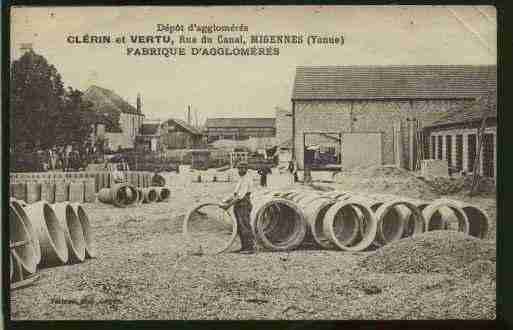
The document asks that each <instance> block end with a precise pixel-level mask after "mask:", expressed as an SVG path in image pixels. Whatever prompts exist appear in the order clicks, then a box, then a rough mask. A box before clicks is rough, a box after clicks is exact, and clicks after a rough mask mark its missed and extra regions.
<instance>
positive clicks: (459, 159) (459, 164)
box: [456, 134, 463, 171]
mask: <svg viewBox="0 0 513 330" xmlns="http://www.w3.org/2000/svg"><path fill="white" fill-rule="evenodd" d="M456 168H457V169H458V171H461V170H463V135H461V134H458V135H456Z"/></svg>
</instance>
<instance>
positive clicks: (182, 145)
mask: <svg viewBox="0 0 513 330" xmlns="http://www.w3.org/2000/svg"><path fill="white" fill-rule="evenodd" d="M160 134H161V142H162V144H163V145H164V148H166V149H190V148H197V147H199V146H200V144H201V136H199V135H194V134H192V133H191V132H189V131H187V130H185V129H183V128H182V127H181V126H178V125H176V124H172V123H171V124H170V123H169V122H165V123H163V124H162V126H161V128H160Z"/></svg>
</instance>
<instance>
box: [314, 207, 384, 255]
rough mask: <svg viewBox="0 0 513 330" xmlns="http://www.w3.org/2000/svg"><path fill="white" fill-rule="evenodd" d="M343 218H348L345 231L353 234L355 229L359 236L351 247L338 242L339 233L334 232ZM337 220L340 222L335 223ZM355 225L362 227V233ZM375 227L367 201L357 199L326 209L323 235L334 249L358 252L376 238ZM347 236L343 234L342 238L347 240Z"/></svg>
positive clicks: (374, 220)
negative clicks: (340, 215)
mask: <svg viewBox="0 0 513 330" xmlns="http://www.w3.org/2000/svg"><path fill="white" fill-rule="evenodd" d="M355 209H358V211H359V212H360V213H361V215H362V218H363V221H362V219H360V218H359V216H358V213H357V212H356V211H355ZM340 213H342V217H341V218H340V217H338V215H339V214H340ZM345 218H346V219H347V218H350V220H348V223H349V225H348V227H349V228H348V230H347V231H349V232H350V233H353V231H354V230H355V229H357V230H358V234H360V235H358V239H357V241H356V243H354V244H352V245H349V244H348V245H344V244H342V242H341V241H340V240H339V237H340V234H341V232H340V231H338V230H336V227H337V224H338V223H339V222H338V221H340V220H341V221H344V220H345ZM337 219H340V220H338V221H337ZM355 223H356V224H359V225H360V226H363V233H362V232H361V231H360V229H359V227H358V226H357V225H355ZM355 227H356V228H355ZM377 227H378V225H377V219H376V217H375V216H374V213H373V212H372V210H371V209H370V206H369V204H368V201H364V200H360V199H359V198H348V199H347V200H338V201H337V202H336V203H335V204H334V205H332V206H331V207H330V208H329V209H328V211H327V212H326V215H325V217H324V221H323V232H324V235H325V236H326V237H328V238H329V239H330V241H331V242H332V243H333V244H334V245H335V246H336V247H338V248H339V249H341V250H344V251H353V252H358V251H362V250H365V249H366V248H368V247H369V246H370V245H371V244H372V242H373V241H374V240H375V238H376V233H377ZM342 229H343V228H342ZM348 236H349V235H347V236H346V234H344V236H342V238H347V237H348Z"/></svg>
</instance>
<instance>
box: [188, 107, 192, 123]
mask: <svg viewBox="0 0 513 330" xmlns="http://www.w3.org/2000/svg"><path fill="white" fill-rule="evenodd" d="M187 124H189V125H190V124H191V106H190V105H188V106H187Z"/></svg>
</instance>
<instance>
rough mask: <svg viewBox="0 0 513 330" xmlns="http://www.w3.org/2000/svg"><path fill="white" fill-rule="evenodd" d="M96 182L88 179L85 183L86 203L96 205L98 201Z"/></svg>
mask: <svg viewBox="0 0 513 330" xmlns="http://www.w3.org/2000/svg"><path fill="white" fill-rule="evenodd" d="M95 187H96V186H95V180H94V179H88V180H85V181H84V202H86V203H94V201H95V199H96V194H95V193H96V191H95Z"/></svg>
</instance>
